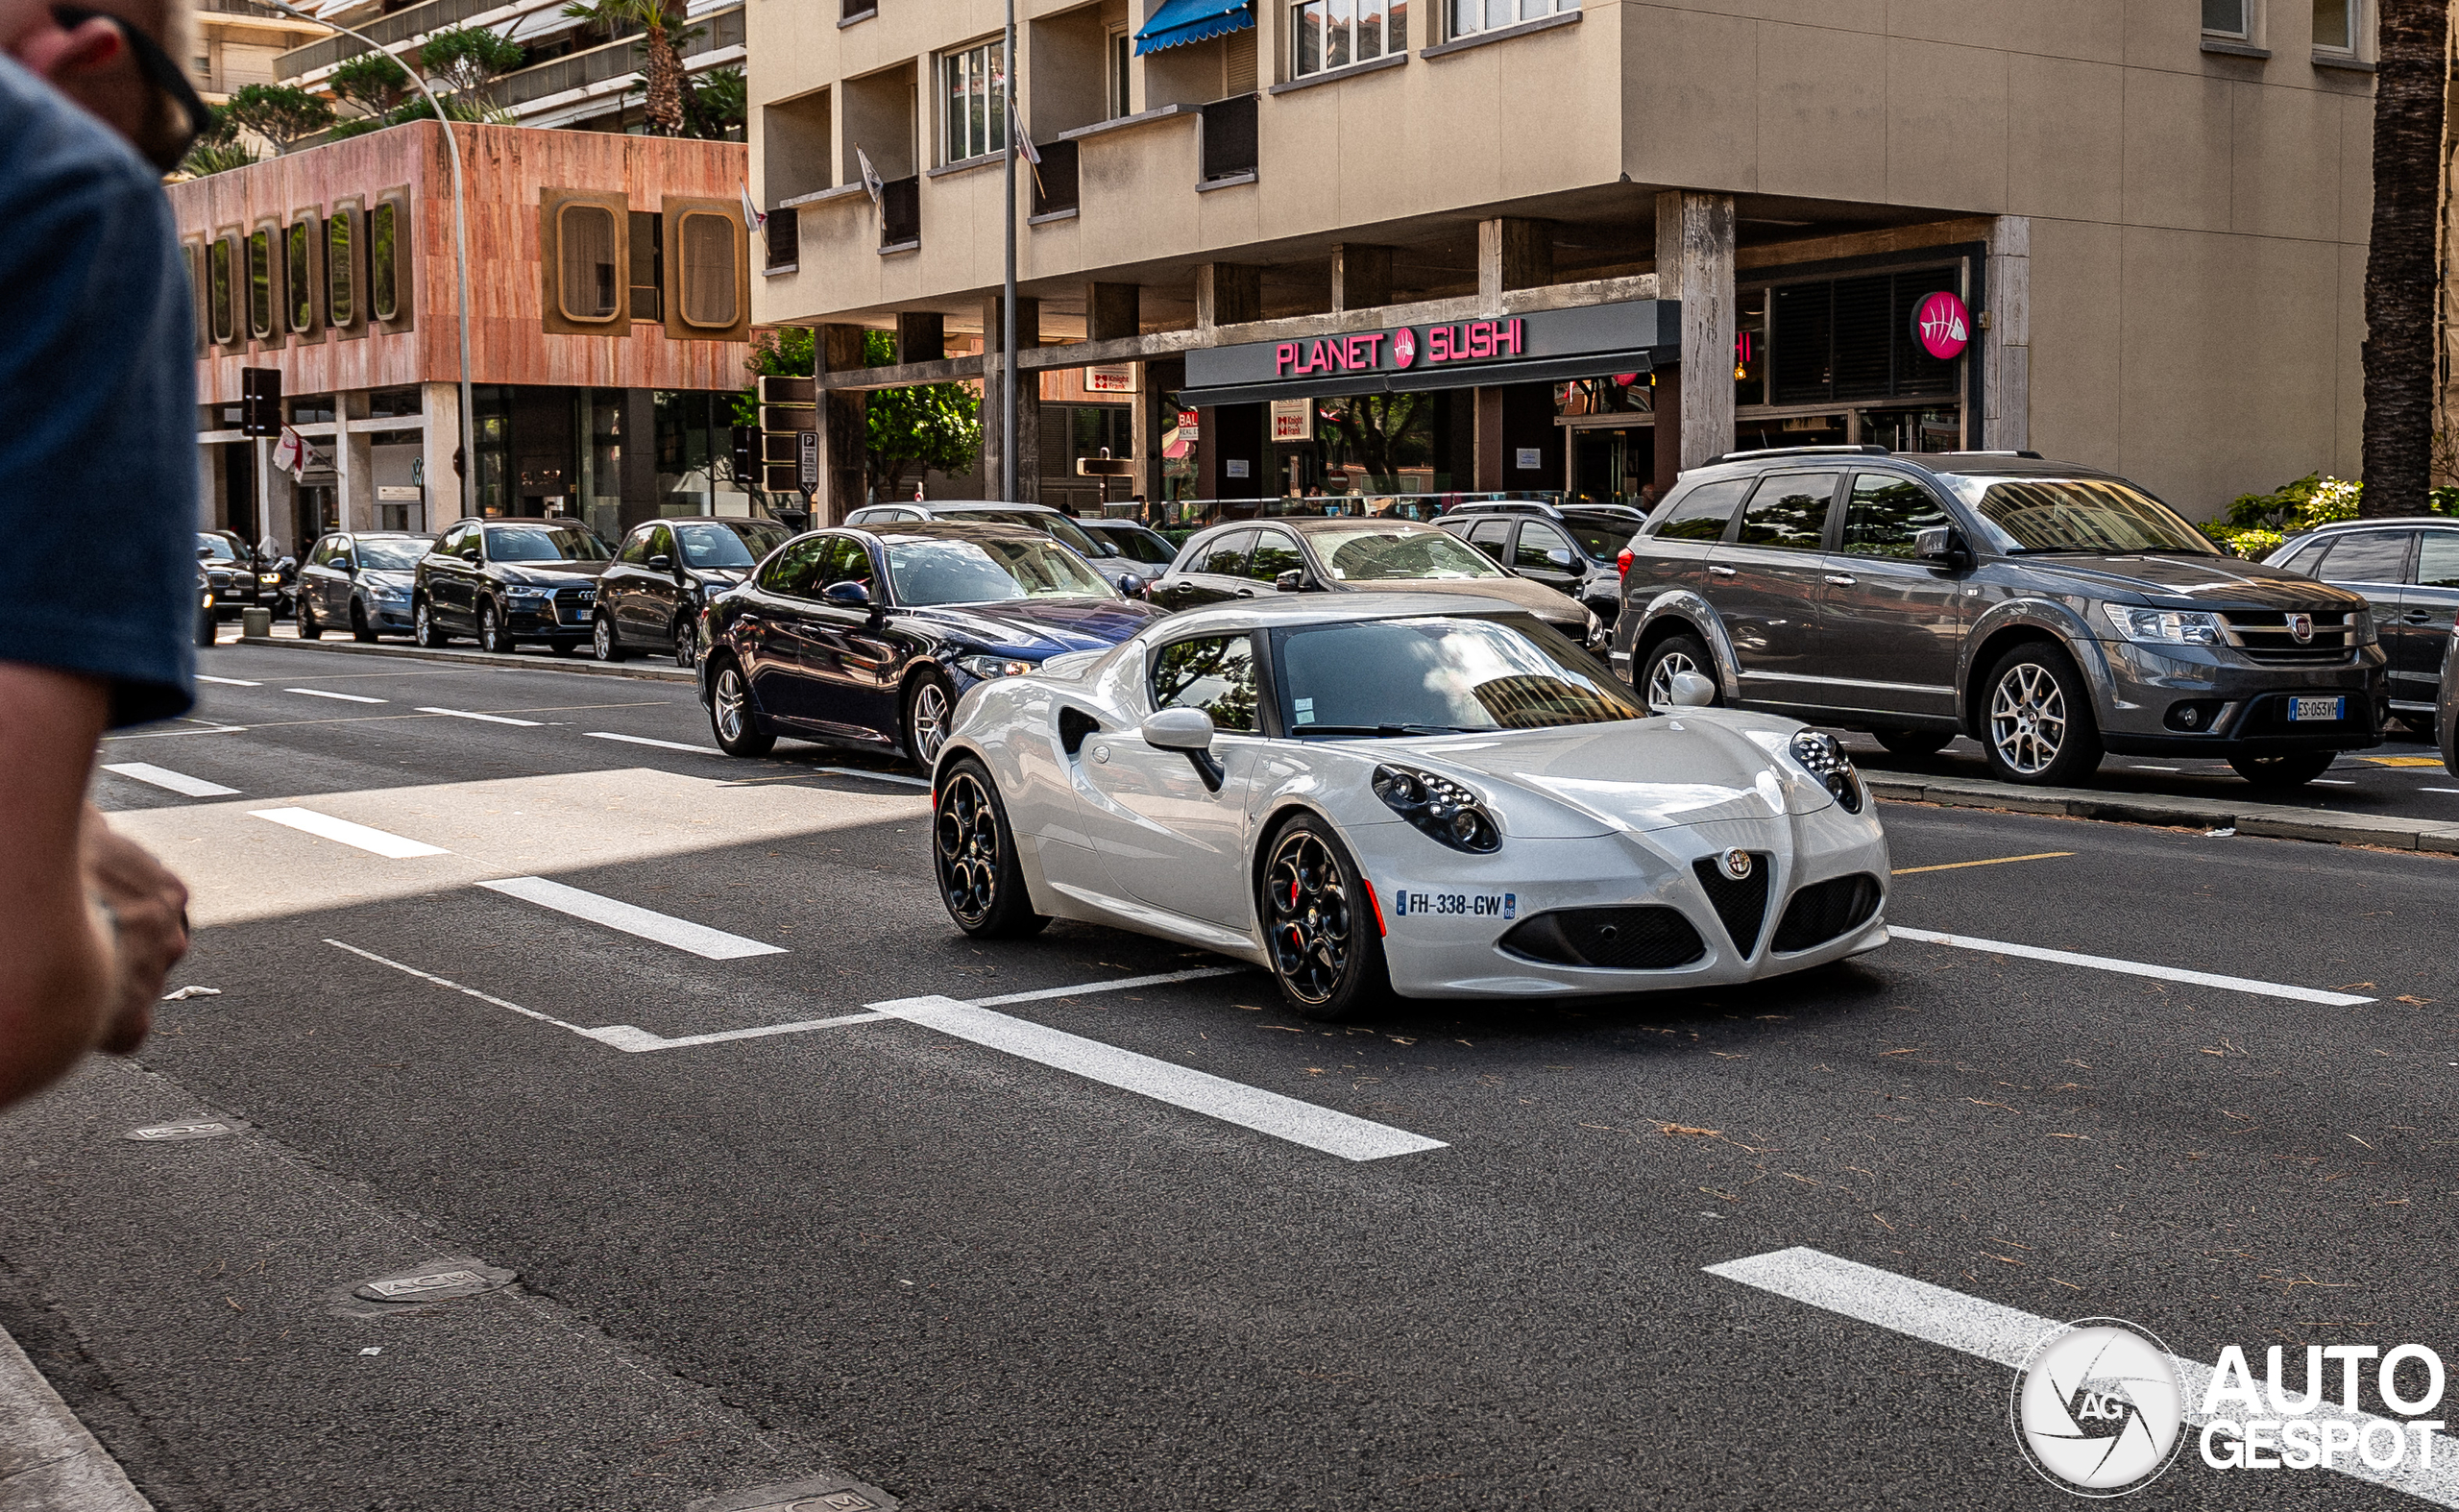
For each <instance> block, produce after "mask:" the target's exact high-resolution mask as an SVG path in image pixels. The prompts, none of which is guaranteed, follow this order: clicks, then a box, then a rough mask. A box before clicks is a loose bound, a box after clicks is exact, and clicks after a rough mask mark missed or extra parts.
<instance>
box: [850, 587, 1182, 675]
mask: <svg viewBox="0 0 2459 1512" xmlns="http://www.w3.org/2000/svg"><path fill="white" fill-rule="evenodd" d="M898 612H899V613H900V614H904V615H909V616H911V617H913V619H915V620H918V621H921V622H924V623H926V624H930V625H933V626H936V627H937V629H939V630H940V631H942V632H944V633H945V634H946V635H947V636H949V637H950V638H951V639H953V640H959V641H967V642H971V643H974V644H976V645H979V646H983V647H984V648H986V649H997V650H1003V651H1014V652H1016V653H1018V654H1019V655H1023V656H1029V657H1032V658H1034V659H1035V660H1039V659H1040V658H1042V657H1045V656H1059V655H1063V654H1065V653H1067V652H1069V651H1097V650H1107V649H1108V648H1109V647H1111V646H1116V645H1117V644H1118V643H1119V642H1121V641H1124V640H1126V639H1127V638H1128V637H1129V636H1131V635H1133V634H1134V633H1135V632H1136V631H1138V630H1141V629H1143V628H1144V627H1145V626H1146V625H1148V624H1151V623H1152V622H1154V621H1156V620H1158V619H1161V618H1163V617H1164V616H1165V615H1166V614H1167V612H1168V611H1166V610H1163V609H1160V608H1157V607H1156V606H1155V605H1152V604H1149V603H1139V602H1137V601H1136V600H1134V599H1132V598H1039V599H1035V598H1020V599H1016V600H1014V601H1012V602H1008V603H988V604H935V605H932V606H930V607H928V608H916V609H903V610H899V611H898Z"/></svg>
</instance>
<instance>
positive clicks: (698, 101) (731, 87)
mask: <svg viewBox="0 0 2459 1512" xmlns="http://www.w3.org/2000/svg"><path fill="white" fill-rule="evenodd" d="M747 106H748V98H747V96H746V94H745V91H744V87H743V70H742V69H740V68H712V69H710V70H709V71H708V72H707V73H704V74H702V75H701V76H700V77H699V78H697V79H694V80H693V81H691V87H690V89H689V90H687V91H686V92H685V94H684V96H683V134H684V135H686V136H696V137H698V138H700V139H701V140H703V141H712V142H723V141H734V140H738V139H739V138H740V137H741V134H742V133H743V120H744V118H745V116H746V114H747Z"/></svg>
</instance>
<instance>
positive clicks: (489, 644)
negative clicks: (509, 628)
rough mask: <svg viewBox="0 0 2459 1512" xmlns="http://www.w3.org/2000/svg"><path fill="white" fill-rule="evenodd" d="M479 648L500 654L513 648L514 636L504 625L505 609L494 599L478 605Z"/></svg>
mask: <svg viewBox="0 0 2459 1512" xmlns="http://www.w3.org/2000/svg"><path fill="white" fill-rule="evenodd" d="M478 649H480V650H482V651H488V652H493V653H495V654H498V655H501V654H505V653H508V652H510V651H511V649H512V637H511V635H510V634H508V633H506V631H505V630H504V627H503V611H502V610H500V609H499V608H497V607H496V606H495V602H494V600H492V599H490V600H488V601H487V602H485V603H482V604H480V605H478Z"/></svg>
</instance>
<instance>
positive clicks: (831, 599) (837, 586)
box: [819, 581, 871, 609]
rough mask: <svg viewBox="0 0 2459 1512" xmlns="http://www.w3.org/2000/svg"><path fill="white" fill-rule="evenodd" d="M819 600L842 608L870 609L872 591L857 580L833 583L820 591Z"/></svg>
mask: <svg viewBox="0 0 2459 1512" xmlns="http://www.w3.org/2000/svg"><path fill="white" fill-rule="evenodd" d="M819 601H820V602H821V603H824V604H834V605H836V606H837V607H838V608H840V609H868V608H869V607H870V606H871V591H870V590H869V589H868V588H865V587H864V586H863V585H862V584H861V583H857V582H851V581H848V582H842V583H831V584H829V585H828V586H827V587H825V588H823V589H821V590H820V591H819Z"/></svg>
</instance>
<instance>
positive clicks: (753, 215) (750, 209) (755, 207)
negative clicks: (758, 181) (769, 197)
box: [743, 180, 768, 236]
mask: <svg viewBox="0 0 2459 1512" xmlns="http://www.w3.org/2000/svg"><path fill="white" fill-rule="evenodd" d="M767 224H768V217H767V216H766V215H763V214H761V213H760V206H759V203H758V202H757V201H755V200H753V199H752V197H751V183H750V181H749V180H745V181H744V182H743V230H745V231H747V232H751V233H752V234H753V235H755V236H757V235H758V234H760V228H761V227H763V226H766V225H767Z"/></svg>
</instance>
